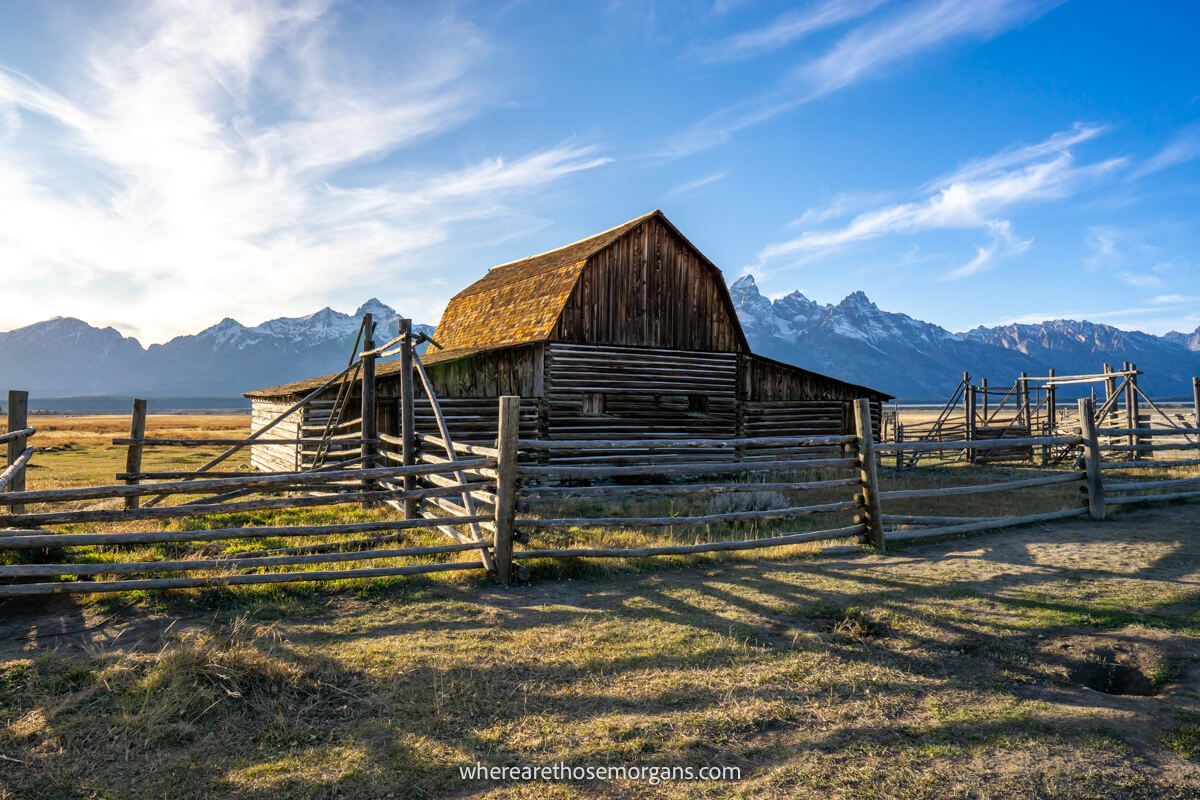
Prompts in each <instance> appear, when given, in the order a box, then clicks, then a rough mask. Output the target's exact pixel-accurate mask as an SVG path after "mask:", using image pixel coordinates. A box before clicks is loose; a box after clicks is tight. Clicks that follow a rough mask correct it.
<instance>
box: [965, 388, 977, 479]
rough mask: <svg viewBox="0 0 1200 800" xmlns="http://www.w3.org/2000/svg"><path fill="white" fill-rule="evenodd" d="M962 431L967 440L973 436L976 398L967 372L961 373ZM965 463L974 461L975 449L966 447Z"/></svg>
mask: <svg viewBox="0 0 1200 800" xmlns="http://www.w3.org/2000/svg"><path fill="white" fill-rule="evenodd" d="M963 386H964V388H963V433H965V434H966V439H967V441H971V440H972V439H974V438H975V408H976V403H977V402H978V399H977V398H976V395H975V387H974V386H972V385H971V375H970V373H968V372H964V373H963ZM967 463H968V464H974V463H975V451H974V450H973V449H971V448H969V447H968V448H967Z"/></svg>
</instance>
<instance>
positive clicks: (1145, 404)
mask: <svg viewBox="0 0 1200 800" xmlns="http://www.w3.org/2000/svg"><path fill="white" fill-rule="evenodd" d="M1142 374H1143V373H1142V371H1141V370H1139V369H1138V367H1137V365H1136V364H1134V363H1132V362H1125V363H1124V364H1123V365H1122V366H1121V367H1119V368H1117V367H1113V366H1110V365H1108V364H1105V365H1104V371H1103V372H1099V373H1095V374H1087V375H1058V374H1056V373H1055V371H1054V370H1053V369H1051V370H1049V371H1048V374H1047V375H1041V376H1030V375H1027V374H1025V373H1021V375H1020V376H1019V377H1018V378H1017V379H1016V380H1015V381H1014V382H1013V384H1012V385H1011V386H1003V385H1000V386H998V385H996V384H994V383H993V384H990V385H989V383H988V380H987V379H986V378H984V379H982V380H980V381H978V382H973V380H972V378H971V375H970V374H969V373H963V376H962V379H961V380H960V381H959V383H958V385H957V386H956V387H955V389H954V391H953V392H952V393H951V395H950V397H949V399H948V400H947V401H946V402H945V404H943V405H942V406H941V407H940V409H939V410H938V411H937V413H936V414H934V415H933V416H932V417H931V418H930V419H927V420H924V421H916V422H911V421H910V422H904V421H903V420H902V419H901V417H900V412H899V408H896V409H893V410H891V411H889V412H888V413H887V414H886V415H885V426H884V430H885V432H886V433H887V434H888V435H889V436H890V438H891V440H892V441H895V442H903V441H918V442H942V443H943V447H940V448H938V447H929V448H924V449H920V450H913V451H907V450H899V449H898V450H896V451H895V452H896V466H897V468H903V467H914V466H916V465H917V464H918V463H919V462H921V461H923V460H924V461H928V460H929V458H934V459H937V460H942V461H956V460H957V461H962V460H966V461H969V462H970V463H985V462H986V463H992V462H1014V461H1028V462H1039V463H1041V464H1042V465H1043V466H1045V465H1049V464H1056V463H1061V462H1063V461H1064V460H1067V459H1069V458H1070V457H1071V456H1072V455H1073V451H1072V449H1071V448H1069V447H1054V446H1052V445H1046V444H1041V445H1037V446H1034V445H1029V444H1024V445H1022V444H1020V443H1019V442H1017V440H1023V439H1028V438H1030V437H1047V436H1056V435H1059V434H1062V433H1064V432H1068V431H1075V432H1077V431H1078V429H1079V425H1080V423H1079V420H1078V419H1077V418H1075V416H1074V411H1075V409H1074V408H1072V406H1071V405H1070V404H1066V405H1064V404H1062V403H1061V402H1060V397H1059V394H1060V392H1061V391H1064V390H1066V391H1076V392H1078V391H1079V390H1081V389H1086V388H1090V390H1091V397H1090V399H1091V403H1092V404H1091V408H1092V414H1093V417H1092V420H1093V422H1094V423H1095V425H1096V427H1097V428H1100V429H1113V428H1118V429H1123V430H1126V431H1127V433H1126V434H1125V436H1124V441H1120V440H1111V439H1108V438H1106V436H1105V434H1104V433H1103V431H1102V433H1101V437H1100V441H1101V443H1102V444H1118V445H1120V444H1128V445H1137V447H1133V448H1131V449H1130V450H1129V452H1130V453H1132V454H1133V455H1132V456H1131V458H1132V459H1137V458H1143V457H1147V456H1148V455H1149V454H1150V453H1151V452H1152V450H1151V449H1150V448H1149V444H1150V443H1151V440H1152V439H1153V438H1154V437H1155V436H1159V435H1166V436H1173V435H1179V434H1181V433H1182V432H1183V430H1184V429H1185V428H1187V427H1188V425H1189V424H1191V425H1196V424H1197V423H1196V422H1195V420H1196V419H1197V418H1198V417H1200V377H1196V378H1193V379H1192V403H1191V408H1190V409H1184V408H1179V409H1176V410H1174V411H1172V410H1170V409H1169V408H1168V406H1167V404H1166V403H1164V402H1163V401H1156V400H1154V399H1153V398H1151V397H1150V396H1149V395H1147V394H1146V392H1145V391H1144V390H1143V389H1142V388H1141V387H1140V386H1139V385H1138V378H1139V376H1140V375H1142ZM1188 411H1190V412H1191V413H1190V414H1189V413H1188ZM1189 416H1190V417H1191V420H1192V421H1191V422H1190V423H1189V422H1188V418H1189ZM984 439H1007V440H1009V443H1008V444H1009V446H1007V447H996V448H988V449H986V450H984V449H981V448H970V449H962V448H954V447H953V446H952V445H953V444H954V443H955V442H958V441H963V440H984Z"/></svg>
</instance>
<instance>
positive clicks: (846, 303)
mask: <svg viewBox="0 0 1200 800" xmlns="http://www.w3.org/2000/svg"><path fill="white" fill-rule="evenodd" d="M838 308H873V309H876V310H878V308H879V306H877V305H875V304H874V303H872V302H871V298H869V297H867V293H866V292H864V291H862V290H861V289H859V290H857V291H853V292H851V293H850V294H848V295H846V296H845V297H844V298H843V299H842V302H840V303H838Z"/></svg>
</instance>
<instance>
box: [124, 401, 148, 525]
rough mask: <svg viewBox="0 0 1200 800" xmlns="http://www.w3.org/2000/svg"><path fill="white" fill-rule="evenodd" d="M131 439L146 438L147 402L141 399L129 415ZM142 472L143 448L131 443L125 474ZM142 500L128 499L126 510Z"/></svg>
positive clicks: (126, 454) (134, 479)
mask: <svg viewBox="0 0 1200 800" xmlns="http://www.w3.org/2000/svg"><path fill="white" fill-rule="evenodd" d="M129 438H130V439H145V438H146V401H145V400H143V399H142V398H140V397H135V398H133V412H132V413H131V414H130V415H129ZM141 471H142V446H141V445H140V444H134V443H133V442H130V443H129V450H128V451H126V453H125V472H126V474H128V475H136V474H137V473H139V472H141ZM125 483H127V484H129V485H130V486H133V485H135V484H137V483H138V479H137V478H126V479H125ZM140 500H141V498H139V497H137V496H133V497H126V498H125V507H126V508H137V507H138V505H139V503H140Z"/></svg>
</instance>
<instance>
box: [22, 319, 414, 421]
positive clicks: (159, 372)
mask: <svg viewBox="0 0 1200 800" xmlns="http://www.w3.org/2000/svg"><path fill="white" fill-rule="evenodd" d="M366 313H370V314H372V315H373V316H374V320H375V324H376V332H375V341H376V343H377V344H382V343H383V342H385V341H387V340H389V339H391V338H393V337H394V336H395V335H396V333H397V331H398V330H399V320H400V315H399V314H397V313H396V311H395V310H394V309H392V308H391V307H389V306H387V305H385V304H384V303H382V302H381V301H380V300H378V299H376V298H371V299H370V300H368V301H367V302H365V303H363V304H362V305H361V306H360V307H359V308H358V310H356V311H355V312H354V313H353V314H345V313H342V312H339V311H335V310H333V309H331V308H323V309H321V310H320V311H317V312H315V313H313V314H308V315H306V316H302V317H280V318H278V319H272V320H268V321H267V322H264V323H262V324H261V325H256V326H254V327H248V326H246V325H243V324H241V323H240V322H238V321H237V320H235V319H230V318H228V317H226V318H225V319H223V320H221V321H220V322H218V323H217V324H215V325H212V326H210V327H208V328H205V329H204V330H202V331H200V332H199V333H196V334H191V335H188V336H177V337H175V338H174V339H171V340H170V341H168V342H166V343H164V344H155V345H151V346H150V347H148V348H143V347H142V345H141V344H140V343H139V342H138V341H137V340H136V339H133V338H129V337H124V336H122V335H121V334H120V333H119V332H117V331H116V330H114V329H113V328H103V329H101V328H95V327H92V326H91V325H88V324H87V323H86V322H83V321H81V320H77V319H62V318H55V319H51V320H47V321H45V322H39V323H37V324H36V325H30V326H28V327H26V328H20V329H18V330H15V331H11V332H9V333H0V365H2V367H3V373H2V374H3V375H4V377H5V382H6V384H7V385H8V386H11V387H19V388H24V389H28V390H29V391H30V392H32V393H33V394H34V395H35V397H36V396H38V395H40V396H42V397H54V396H64V395H66V396H74V395H92V394H134V393H138V394H145V395H149V396H152V397H153V396H159V397H163V396H177V397H178V396H213V397H221V396H227V397H228V396H237V395H239V394H241V393H242V392H244V391H246V390H247V389H253V388H256V387H259V386H266V385H270V384H275V383H285V382H287V381H292V380H297V379H299V378H305V377H310V376H313V375H320V374H323V373H326V372H331V371H334V370H336V369H340V368H341V367H342V366H344V365H345V363H346V358H347V357H348V356H349V354H350V348H351V346H352V345H353V343H354V338H355V336H357V334H358V329H359V326H360V325H361V324H362V318H363V314H366ZM413 327H414V330H416V331H425V332H427V333H432V332H433V329H432V328H431V327H429V326H426V325H414V326H413Z"/></svg>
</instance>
